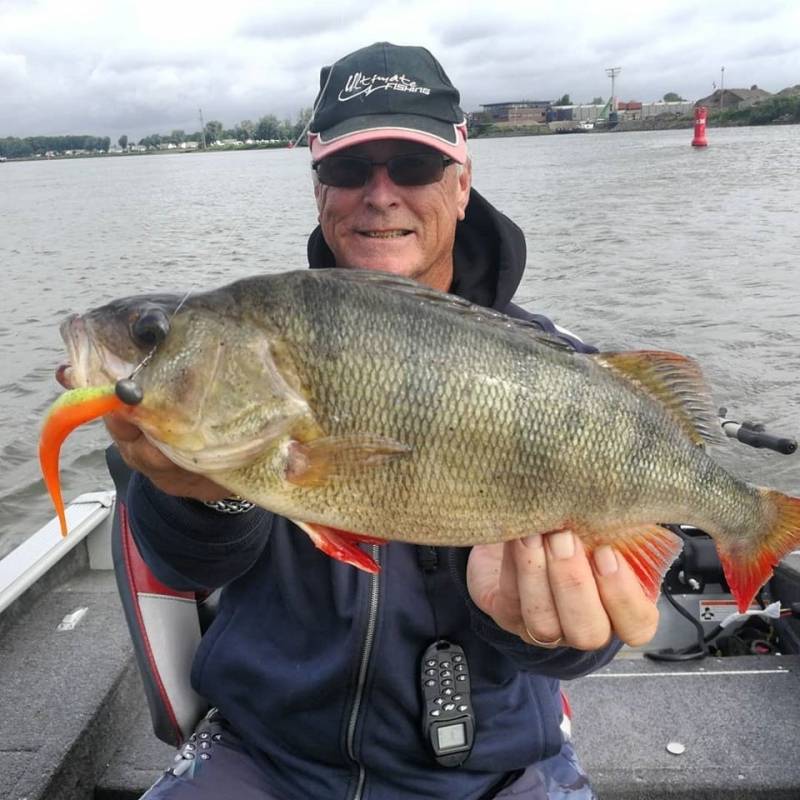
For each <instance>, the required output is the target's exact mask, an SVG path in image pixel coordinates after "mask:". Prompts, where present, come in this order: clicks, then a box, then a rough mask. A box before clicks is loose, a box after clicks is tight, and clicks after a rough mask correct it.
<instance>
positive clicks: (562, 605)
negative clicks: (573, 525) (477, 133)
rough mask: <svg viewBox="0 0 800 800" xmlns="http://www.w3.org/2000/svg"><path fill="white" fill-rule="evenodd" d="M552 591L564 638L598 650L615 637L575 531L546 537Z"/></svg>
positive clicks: (588, 648) (592, 573)
mask: <svg viewBox="0 0 800 800" xmlns="http://www.w3.org/2000/svg"><path fill="white" fill-rule="evenodd" d="M545 548H546V550H547V571H548V576H549V578H550V591H551V592H552V593H553V600H554V601H555V606H556V608H557V610H558V618H559V620H560V621H561V629H562V631H563V633H564V641H565V642H566V643H568V644H569V645H570V646H571V647H575V648H577V649H579V650H597V649H599V648H601V647H604V646H605V645H606V644H608V642H609V640H610V639H611V622H610V620H609V616H608V614H607V613H606V609H605V608H604V606H603V602H602V600H601V598H600V595H599V591H598V587H597V582H596V578H595V573H594V570H593V569H592V565H591V563H590V562H589V559H588V557H587V556H586V551H585V550H584V548H583V544H582V543H581V540H580V538H579V537H577V536H575V534H573V533H572V531H560V532H558V533H551V534H548V535H547V536H546V537H545Z"/></svg>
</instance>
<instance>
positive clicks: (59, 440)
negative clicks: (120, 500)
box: [39, 386, 125, 536]
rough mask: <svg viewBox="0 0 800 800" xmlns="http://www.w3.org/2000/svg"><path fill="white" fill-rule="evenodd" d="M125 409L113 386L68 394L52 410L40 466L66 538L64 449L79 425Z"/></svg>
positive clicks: (42, 442)
mask: <svg viewBox="0 0 800 800" xmlns="http://www.w3.org/2000/svg"><path fill="white" fill-rule="evenodd" d="M124 405H125V404H124V403H123V402H122V401H121V400H120V399H119V398H118V397H117V396H116V394H115V393H114V387H113V386H98V387H90V388H84V389H71V390H70V391H67V392H64V394H62V395H61V396H60V397H59V398H58V399H57V400H56V401H55V403H53V405H52V406H51V407H50V411H49V412H48V414H47V417H46V418H45V421H44V425H43V426H42V433H41V437H40V438H39V465H40V468H41V470H42V477H43V478H44V482H45V486H47V491H48V492H49V494H50V499H51V500H52V501H53V505H54V506H55V509H56V514H57V515H58V521H59V523H60V524H61V535H62V536H66V535H67V518H66V514H65V512H64V500H63V498H62V497H61V479H60V475H59V466H58V459H59V454H60V453H61V445H62V444H63V442H64V440H65V439H66V438H67V436H69V434H70V433H71V432H72V431H73V430H75V428H77V427H78V426H79V425H83V423H84V422H90V421H91V420H93V419H97V418H98V417H102V416H105V415H106V414H109V413H110V412H112V411H118V410H119V409H121V408H123V407H124Z"/></svg>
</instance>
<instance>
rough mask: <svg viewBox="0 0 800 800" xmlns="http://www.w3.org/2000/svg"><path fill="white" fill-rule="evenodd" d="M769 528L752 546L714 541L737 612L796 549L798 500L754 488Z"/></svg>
mask: <svg viewBox="0 0 800 800" xmlns="http://www.w3.org/2000/svg"><path fill="white" fill-rule="evenodd" d="M758 492H759V494H760V496H761V502H762V504H763V506H764V507H765V511H766V513H765V517H766V520H767V522H766V523H765V527H766V525H769V527H768V528H766V530H765V532H764V533H763V534H762V535H760V536H758V537H756V539H755V542H754V543H752V544H751V543H746V542H745V543H742V541H741V540H739V541H735V542H733V543H728V542H725V541H719V540H718V542H717V552H718V553H719V557H720V561H721V562H722V569H723V571H724V572H725V579H726V580H727V581H728V586H729V588H730V590H731V594H732V595H733V596H734V598H735V599H736V604H737V606H738V607H739V611H740V612H741V613H743V612H745V611H746V610H747V609H748V608H749V606H750V603H751V602H752V600H753V598H754V597H755V595H756V592H757V591H758V590H759V589H760V588H761V586H763V585H764V584H765V583H766V582H767V580H769V578H770V576H771V575H772V570H773V568H774V567H775V566H776V565H777V564H778V562H779V561H780V560H781V559H782V558H783V557H784V556H785V555H786V554H787V553H790V552H791V551H792V550H793V549H794V548H796V547H800V498H797V497H789V496H788V495H785V494H781V493H780V492H776V491H773V490H772V489H758Z"/></svg>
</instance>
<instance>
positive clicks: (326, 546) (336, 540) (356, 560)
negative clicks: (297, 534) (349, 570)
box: [292, 519, 380, 575]
mask: <svg viewBox="0 0 800 800" xmlns="http://www.w3.org/2000/svg"><path fill="white" fill-rule="evenodd" d="M292 522H294V524H295V525H297V527H298V528H300V529H301V530H303V531H305V533H307V534H308V537H309V538H310V539H311V541H312V542H314V546H315V547H317V548H318V549H319V550H322V552H323V553H325V555H327V556H330V557H331V558H334V559H336V560H337V561H343V562H344V563H345V564H350V565H352V566H354V567H358V569H360V570H363V571H364V572H369V573H370V574H371V575H375V574H377V573H378V572H380V567H379V566H378V565H377V564H376V563H375V561H374V560H373V559H372V558H371V557H370V556H368V555H367V554H366V553H365V552H364V551H363V550H362V549H361V548H360V547H359V546H358V545H357V544H356V541H359V540H360V541H369V540H370V539H372V537H369V536H361V535H360V534H357V533H349V532H347V531H340V530H337V529H336V528H329V527H328V526H327V525H319V524H317V523H316V522H300V521H299V520H296V519H293V520H292Z"/></svg>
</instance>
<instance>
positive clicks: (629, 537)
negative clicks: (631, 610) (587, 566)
mask: <svg viewBox="0 0 800 800" xmlns="http://www.w3.org/2000/svg"><path fill="white" fill-rule="evenodd" d="M577 532H578V531H577V530H576V533H577ZM581 540H582V542H583V544H584V547H585V548H586V550H588V551H589V552H590V553H591V552H592V551H593V550H594V549H595V548H596V547H599V546H600V545H602V544H610V545H611V546H612V547H613V548H614V549H615V550H616V551H617V552H618V553H619V554H620V555H621V556H622V557H623V558H624V559H625V560H626V561H627V562H628V564H629V565H630V567H631V569H632V570H633V571H634V573H636V577H637V578H638V579H639V583H640V584H641V585H642V589H643V590H644V593H645V594H646V595H647V597H648V598H650V600H652V601H653V602H655V600H656V598H657V597H658V593H659V591H660V589H661V582H662V581H663V580H664V575H666V572H667V570H668V569H669V567H670V564H672V562H673V561H674V560H675V559H676V558H677V557H678V554H679V553H680V552H681V549H682V548H683V541H682V540H681V538H680V536H677V535H676V534H674V533H673V532H672V531H669V530H667V529H666V528H663V527H662V526H661V525H638V526H636V527H633V528H629V527H628V528H625V527H620V528H610V529H604V530H603V531H602V532H592V533H588V534H583V535H581Z"/></svg>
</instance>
